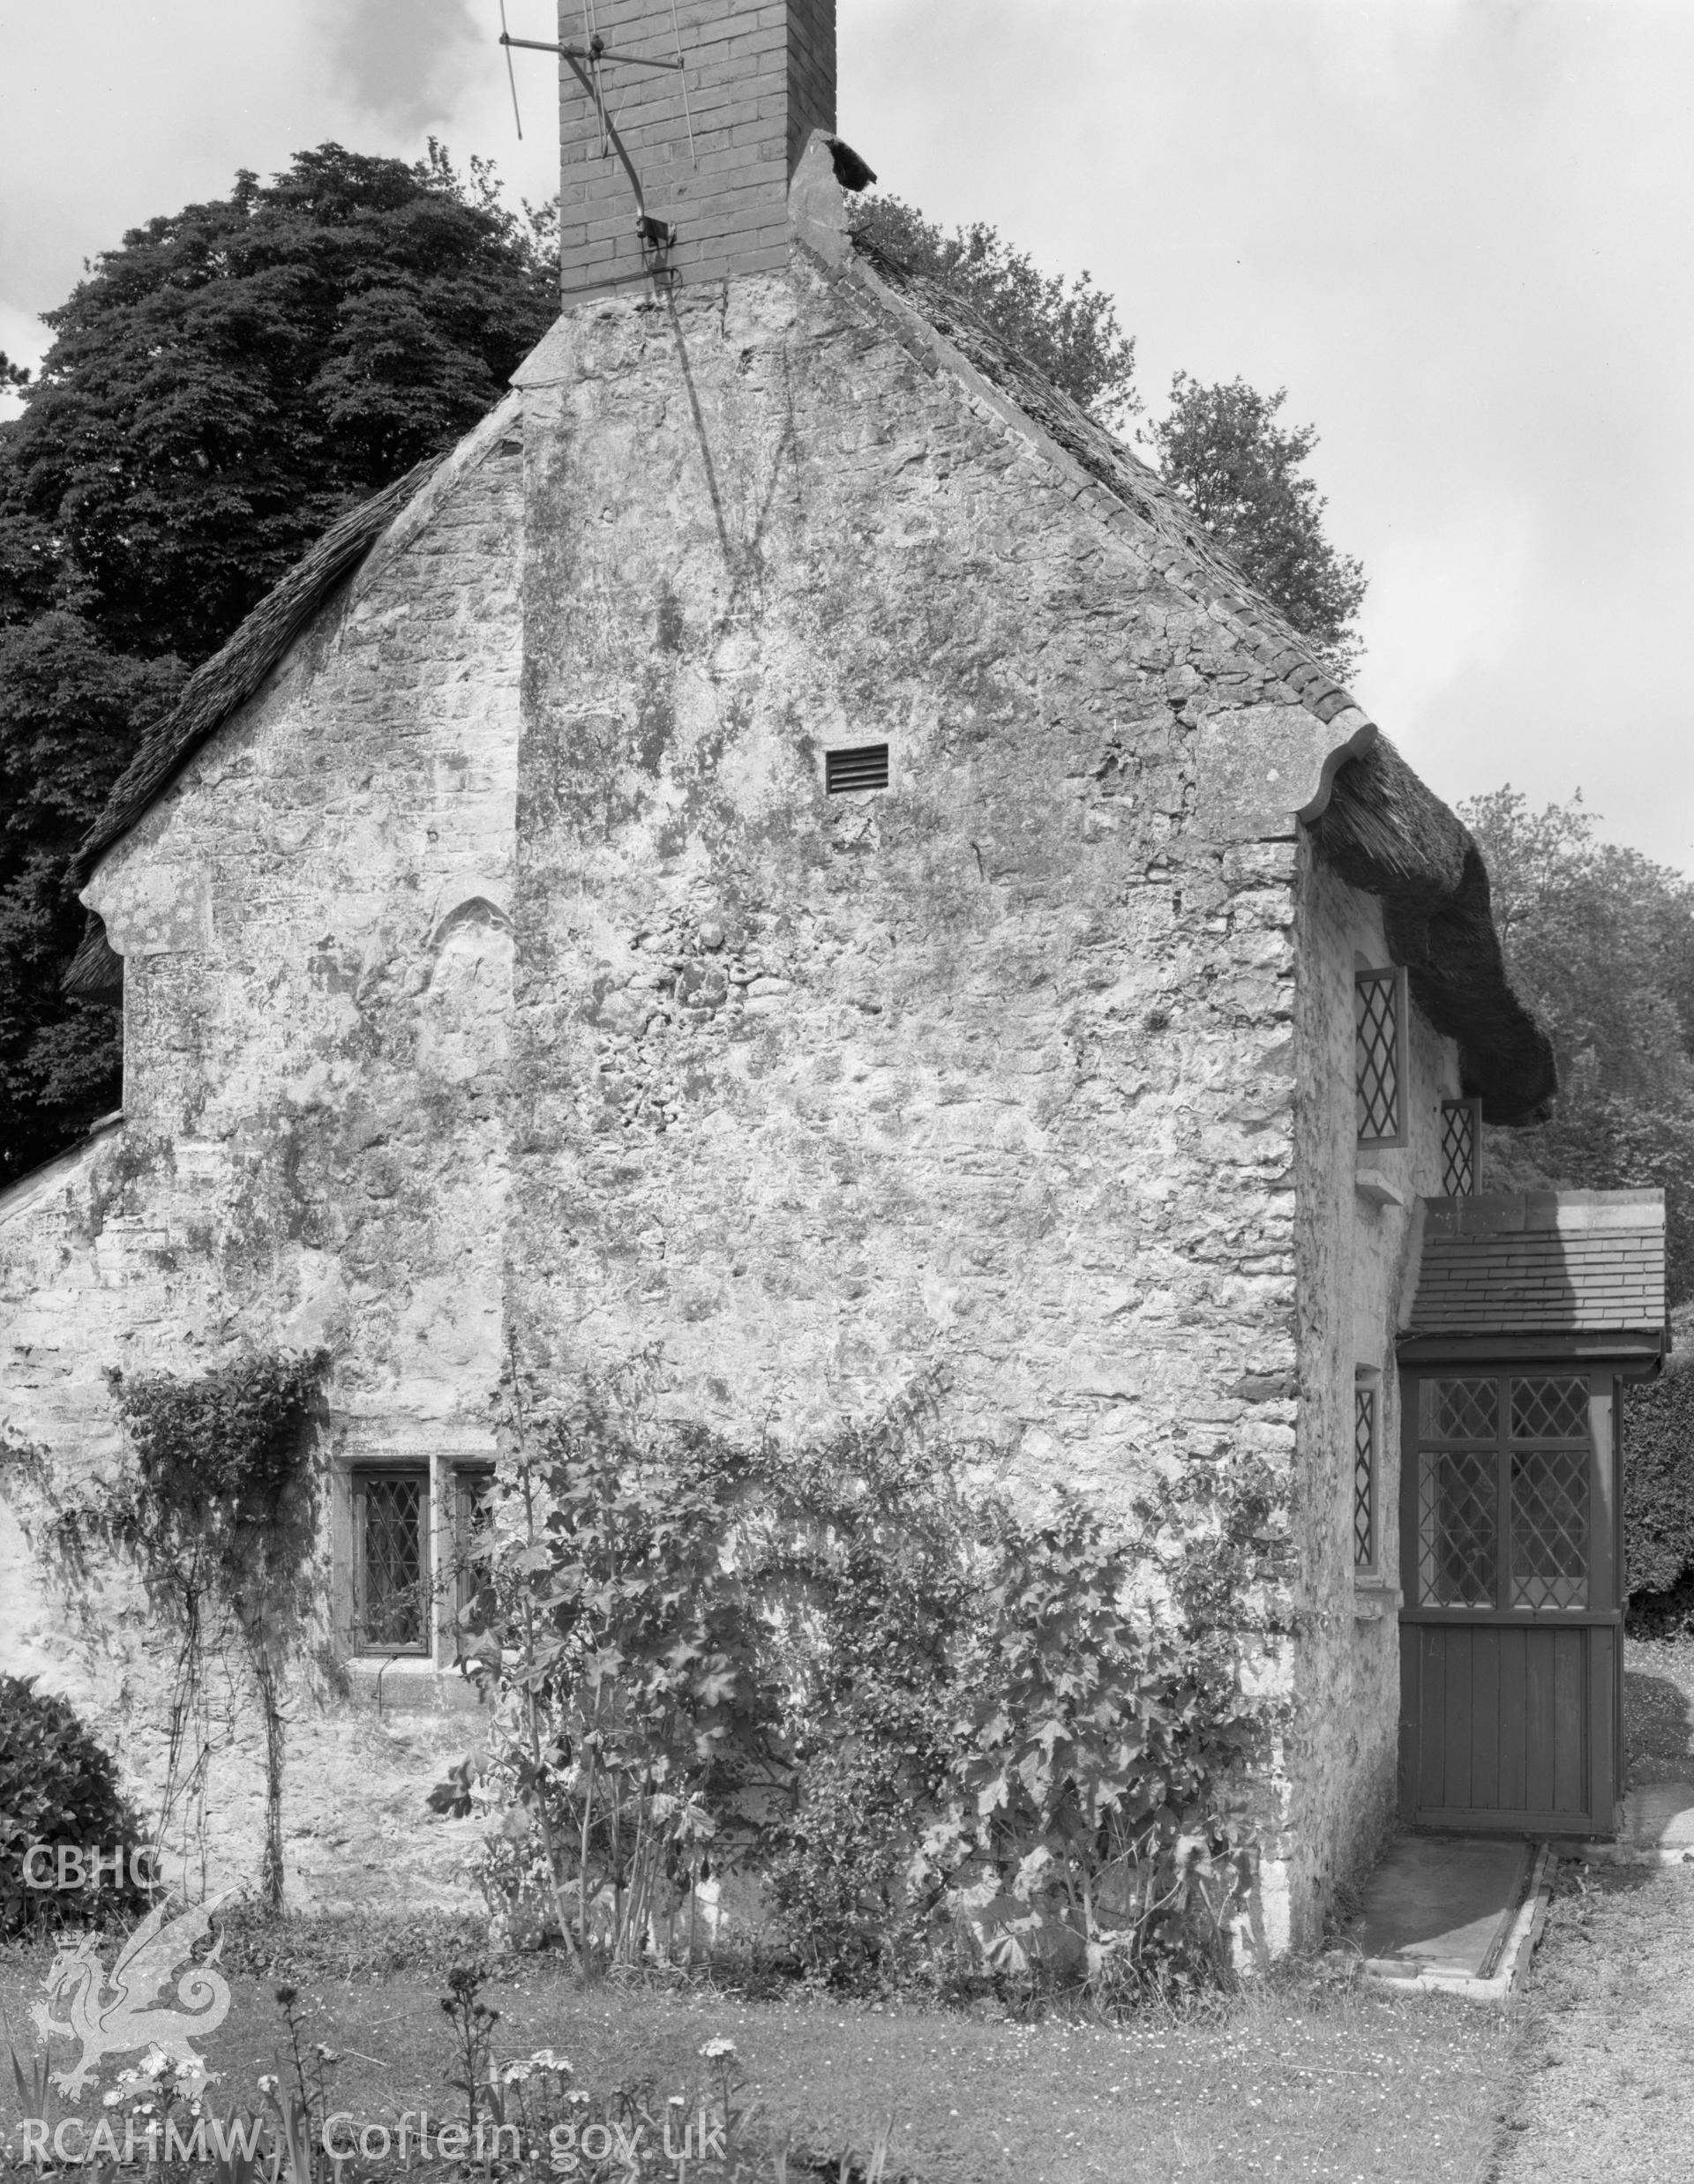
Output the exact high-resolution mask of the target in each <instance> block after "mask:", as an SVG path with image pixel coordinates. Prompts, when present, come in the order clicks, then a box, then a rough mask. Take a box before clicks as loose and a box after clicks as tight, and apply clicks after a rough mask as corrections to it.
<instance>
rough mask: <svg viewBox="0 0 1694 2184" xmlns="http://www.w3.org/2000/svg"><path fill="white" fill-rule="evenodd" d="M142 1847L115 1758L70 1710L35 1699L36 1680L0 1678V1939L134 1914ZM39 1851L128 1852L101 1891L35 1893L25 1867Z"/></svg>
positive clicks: (44, 1696) (42, 1695)
mask: <svg viewBox="0 0 1694 2184" xmlns="http://www.w3.org/2000/svg"><path fill="white" fill-rule="evenodd" d="M145 1840H146V1838H145V1836H144V1834H143V1831H142V1828H141V1824H140V1821H139V1820H138V1819H137V1817H136V1815H135V1814H134V1812H133V1811H132V1810H131V1806H130V1805H129V1803H128V1801H127V1800H126V1799H125V1798H124V1795H123V1793H122V1791H120V1790H119V1788H118V1784H117V1774H116V1769H115V1768H114V1767H113V1765H112V1761H111V1759H110V1757H109V1754H107V1753H106V1752H105V1751H104V1750H102V1748H101V1746H100V1745H99V1744H97V1743H96V1742H95V1740H94V1738H93V1737H92V1736H91V1735H90V1734H89V1732H88V1731H87V1730H86V1728H85V1727H84V1726H83V1724H82V1723H81V1722H79V1720H78V1719H77V1717H76V1715H75V1713H74V1712H73V1711H72V1710H71V1708H70V1707H69V1706H68V1705H67V1704H66V1702H64V1700H63V1699H56V1698H54V1697H52V1696H50V1695H49V1694H48V1693H46V1692H41V1691H37V1690H36V1688H35V1679H34V1677H33V1676H0V1933H8V1934H11V1933H18V1932H19V1930H20V1929H21V1928H22V1927H24V1926H28V1925H30V1924H31V1923H33V1922H40V1921H46V1920H49V1919H55V1918H58V1919H63V1918H66V1917H69V1916H71V1915H74V1916H76V1917H78V1918H89V1917H90V1916H92V1915H94V1913H96V1912H100V1911H128V1910H133V1909H135V1908H136V1907H137V1906H138V1905H139V1904H141V1903H143V1902H144V1901H145V1900H146V1899H145V1896H144V1894H143V1892H142V1891H141V1890H140V1889H138V1888H137V1887H136V1886H135V1885H134V1882H133V1880H132V1878H131V1870H130V1856H129V1854H130V1852H131V1851H133V1850H135V1849H137V1848H139V1846H140V1845H141V1844H143V1843H144V1841H145ZM37 1843H46V1844H61V1843H74V1844H80V1845H81V1846H83V1847H84V1848H85V1849H86V1850H88V1851H96V1850H97V1851H106V1852H110V1851H122V1852H123V1853H124V1872H123V1874H122V1876H121V1878H120V1879H119V1880H118V1881H106V1882H105V1883H104V1885H101V1887H99V1889H97V1890H96V1889H89V1888H86V1887H81V1886H74V1885H73V1886H71V1887H69V1888H66V1889H58V1888H57V1887H54V1888H51V1889H33V1888H31V1887H29V1885H28V1884H27V1882H26V1880H25V1878H24V1859H25V1855H26V1852H27V1851H28V1850H29V1849H30V1846H31V1845H32V1844H37Z"/></svg>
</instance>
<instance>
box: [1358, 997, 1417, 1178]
mask: <svg viewBox="0 0 1694 2184" xmlns="http://www.w3.org/2000/svg"><path fill="white" fill-rule="evenodd" d="M1405 1021H1406V994H1405V971H1404V970H1402V969H1399V968H1398V967H1397V966H1396V967H1390V969H1387V970H1361V971H1356V972H1355V973H1354V974H1353V1030H1354V1039H1353V1060H1354V1088H1355V1090H1356V1094H1357V1100H1358V1118H1359V1142H1360V1145H1361V1146H1367V1147H1374V1146H1390V1145H1405V1143H1407V1142H1408V1139H1407V1133H1406V1126H1405V1078H1406V1068H1405Z"/></svg>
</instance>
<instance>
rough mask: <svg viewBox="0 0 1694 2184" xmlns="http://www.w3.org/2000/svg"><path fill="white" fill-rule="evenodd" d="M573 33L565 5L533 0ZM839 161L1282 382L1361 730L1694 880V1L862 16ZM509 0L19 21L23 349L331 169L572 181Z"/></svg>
mask: <svg viewBox="0 0 1694 2184" xmlns="http://www.w3.org/2000/svg"><path fill="white" fill-rule="evenodd" d="M506 7H507V14H508V18H509V21H510V26H511V29H512V31H513V34H516V35H520V36H525V35H527V36H534V37H541V38H546V37H549V36H551V35H552V34H553V33H552V30H551V6H550V4H549V0H506ZM838 13H839V26H840V30H839V34H840V99H839V108H838V119H839V126H840V129H841V132H842V134H843V136H844V137H846V138H847V139H848V140H849V142H851V144H852V145H853V146H855V147H856V148H857V149H858V151H859V152H861V153H863V154H864V155H865V156H866V158H867V159H868V160H869V161H870V162H871V164H872V166H873V168H875V169H876V170H877V173H878V175H879V176H880V178H881V183H882V184H883V186H885V187H887V188H888V189H892V190H893V191H896V192H897V193H898V194H899V195H900V196H902V197H903V198H906V199H907V200H908V202H910V203H912V204H915V205H917V206H920V207H921V208H922V209H923V210H924V211H925V212H926V213H927V214H928V215H929V216H930V217H931V218H932V219H935V220H939V221H941V222H942V223H943V224H945V225H948V226H951V225H954V224H956V223H961V222H964V221H973V220H986V221H990V222H992V223H993V225H995V226H996V227H998V228H1000V230H1001V233H1002V235H1004V236H1006V237H1007V239H1008V241H1010V242H1012V243H1016V245H1018V246H1019V247H1021V248H1023V249H1025V250H1027V251H1029V252H1030V253H1031V255H1032V256H1033V257H1034V258H1035V259H1036V260H1037V262H1038V264H1040V265H1041V266H1044V267H1046V268H1048V269H1050V270H1053V271H1055V272H1060V273H1065V274H1067V275H1074V274H1076V273H1080V272H1083V271H1084V270H1086V271H1087V272H1089V273H1091V275H1092V276H1093V278H1094V280H1096V281H1097V282H1098V284H1099V285H1100V286H1101V287H1102V288H1106V290H1107V291H1109V292H1110V293H1111V294H1112V295H1113V296H1114V297H1115V298H1116V299H1117V303H1118V309H1119V314H1120V317H1121V320H1122V323H1123V325H1124V327H1125V329H1126V330H1127V331H1128V332H1129V333H1133V334H1134V335H1135V337H1136V342H1137V356H1138V378H1139V384H1140V387H1141V391H1142V394H1143V400H1145V402H1146V404H1147V408H1148V410H1149V412H1150V413H1151V414H1158V412H1159V410H1160V409H1161V408H1163V406H1164V402H1165V400H1166V397H1167V393H1168V389H1169V385H1170V381H1171V378H1172V375H1173V372H1175V371H1176V370H1186V371H1188V372H1189V373H1191V374H1193V375H1194V376H1195V377H1196V378H1199V379H1202V380H1204V381H1209V382H1210V381H1216V380H1220V379H1230V378H1235V377H1236V376H1237V375H1240V376H1241V377H1242V378H1245V379H1247V380H1248V381H1249V382H1250V383H1251V384H1252V385H1256V386H1258V387H1261V388H1263V389H1265V390H1267V391H1269V390H1272V389H1275V388H1277V387H1286V389H1287V391H1288V393H1287V401H1286V405H1285V411H1284V416H1285V420H1286V421H1288V422H1290V423H1301V424H1303V423H1311V424H1314V425H1315V427H1316V428H1317V430H1318V433H1319V436H1320V440H1319V445H1318V447H1317V450H1316V452H1315V455H1314V457H1313V460H1312V463H1311V469H1312V473H1313V475H1315V478H1316V480H1317V482H1318V484H1319V486H1320V488H1321V490H1323V493H1324V494H1325V495H1326V496H1327V497H1328V502H1329V507H1328V512H1327V522H1328V526H1329V531H1330V537H1331V538H1332V540H1333V541H1334V542H1335V543H1336V544H1337V545H1338V547H1339V548H1341V549H1342V550H1344V551H1345V552H1348V553H1351V554H1354V555H1356V556H1357V557H1359V558H1360V560H1361V561H1362V562H1363V564H1364V565H1365V569H1366V572H1367V574H1368V577H1369V580H1370V590H1369V593H1368V598H1367V602H1366V605H1365V610H1364V613H1363V616H1362V620H1361V627H1362V632H1363V636H1364V639H1365V643H1366V647H1367V653H1366V658H1365V662H1364V664H1363V666H1362V668H1361V669H1360V671H1359V672H1358V673H1357V675H1356V676H1355V677H1354V679H1353V688H1354V692H1355V694H1356V695H1357V697H1358V698H1359V699H1360V703H1361V704H1362V705H1363V706H1364V707H1365V708H1366V710H1367V711H1368V713H1369V714H1371V716H1372V718H1373V719H1375V721H1376V722H1378V723H1379V724H1380V725H1381V727H1382V728H1383V729H1384V730H1385V731H1386V732H1387V733H1388V734H1389V735H1390V736H1391V737H1393V738H1394V739H1395V741H1396V742H1397V743H1398V744H1399V746H1400V748H1401V749H1402V750H1403V751H1404V752H1405V753H1406V755H1407V756H1408V758H1410V759H1411V760H1412V762H1413V765H1414V766H1416V767H1417V768H1418V769H1419V771H1420V773H1421V774H1423V776H1424V778H1425V779H1426V780H1427V781H1428V782H1429V783H1430V785H1431V787H1433V788H1434V789H1436V790H1437V791H1438V792H1439V793H1440V794H1441V795H1443V797H1446V798H1447V799H1448V800H1449V801H1450V802H1457V801H1458V800H1459V799H1461V798H1463V797H1470V796H1476V795H1480V794H1484V793H1486V792H1488V791H1489V790H1491V789H1498V788H1500V787H1501V786H1502V785H1503V784H1504V783H1507V782H1510V784H1511V785H1512V786H1513V787H1514V788H1516V789H1519V790H1521V791H1522V792H1523V793H1524V794H1525V796H1526V797H1528V798H1529V800H1530V802H1531V804H1533V805H1537V806H1539V805H1540V804H1547V803H1550V802H1555V801H1556V802H1563V801H1565V800H1567V799H1568V798H1569V797H1571V796H1572V795H1573V794H1574V793H1575V792H1576V791H1578V789H1580V791H1581V794H1582V796H1583V798H1584V800H1585V803H1586V804H1588V805H1589V806H1590V808H1591V809H1592V810H1593V812H1596V813H1598V814H1600V832H1601V834H1602V835H1603V836H1605V837H1606V838H1607V839H1609V840H1612V841H1621V842H1627V843H1629V844H1630V845H1632V846H1633V847H1635V848H1637V849H1641V850H1644V851H1645V852H1646V853H1647V854H1648V855H1649V856H1653V857H1655V858H1657V859H1659V860H1660V861H1661V862H1663V863H1666V864H1674V865H1676V866H1678V867H1680V868H1682V869H1683V870H1686V871H1690V872H1691V873H1694V749H1691V748H1690V741H1691V739H1690V728H1694V677H1690V672H1689V669H1688V667H1687V666H1686V665H1685V663H1684V662H1683V645H1684V643H1685V642H1686V637H1685V632H1686V630H1687V628H1688V625H1689V621H1690V605H1691V604H1694V368H1691V367H1694V355H1691V354H1690V351H1691V350H1694V280H1691V274H1690V227H1691V226H1694V126H1690V122H1689V118H1688V117H1689V115H1690V112H1691V111H1694V0H1676V4H1673V0H1601V4H1586V5H1578V4H1575V0H839V11H838ZM498 27H499V15H498V0H265V4H263V5H260V4H258V0H158V4H155V5H147V4H144V0H0V55H4V68H3V69H0V348H4V349H5V350H6V351H7V352H8V353H9V354H10V355H11V356H12V357H13V358H14V359H16V360H19V361H21V362H23V363H34V362H36V361H37V359H38V358H39V356H40V355H41V350H42V348H43V347H44V345H45V342H46V340H47V339H48V336H47V334H46V333H45V330H44V329H43V328H41V325H40V324H39V321H38V318H37V314H38V313H39V312H41V310H46V309H49V308H50V307H51V306H52V305H53V304H54V303H57V302H59V301H60V300H61V299H62V298H63V297H64V295H65V294H66V292H67V291H68V289H69V288H71V285H72V283H73V282H74V281H75V280H76V279H77V278H78V276H79V273H80V270H81V267H82V265H83V262H84V260H85V259H86V258H89V257H91V256H93V255H94V253H96V252H98V251H101V250H102V249H105V248H108V247H109V246H111V245H113V244H115V243H116V242H117V241H118V239H119V238H120V236H122V234H123V231H124V228H126V227H129V226H131V225H133V224H135V223H137V222H138V221H142V220H145V219H146V218H147V217H149V216H150V215H152V214H154V213H165V212H171V211H175V210H176V209H177V208H178V207H179V206H182V205H184V204H186V203H188V202H191V201H192V200H193V199H195V198H206V197H211V196H219V195H222V194H224V193H225V192H226V191H228V189H229V184H230V183H231V181H232V180H233V178H234V176H235V173H236V169H237V168H242V167H249V168H255V169H257V170H258V171H259V173H261V174H269V173H271V172H273V171H274V170H275V169H276V168H280V167H281V166H283V165H285V164H286V163H287V161H288V159H289V154H290V153H292V152H294V151H295V150H296V149H299V148H302V147H304V146H310V145H315V144H319V143H322V142H324V141H325V140H326V139H329V138H334V139H336V140H338V141H340V142H341V143H343V144H346V145H349V146H352V147H353V148H355V149H357V150H360V151H368V152H386V153H399V154H403V155H405V156H407V157H416V156H417V155H418V154H419V153H421V152H422V150H423V147H424V139H425V138H427V137H428V136H429V135H430V134H431V133H434V134H435V135H437V136H438V137H440V138H443V139H445V141H446V143H447V145H448V146H450V148H451V150H452V151H453V155H454V157H455V160H456V161H459V163H460V164H461V165H462V164H463V162H464V161H465V159H466V157H467V156H468V154H469V153H473V152H479V153H484V154H487V155H489V156H491V157H492V158H493V159H494V160H495V161H496V162H497V163H498V166H499V168H500V170H501V172H502V173H503V175H505V176H506V178H507V182H508V185H509V187H510V189H511V191H512V192H513V194H514V195H518V196H523V197H528V198H532V199H535V198H543V197H544V196H547V195H549V194H551V191H553V190H554V189H555V188H556V186H557V173H556V168H555V165H554V160H553V152H552V142H551V138H552V116H551V100H552V96H553V93H552V86H551V63H550V62H549V61H548V60H546V59H545V58H544V57H543V56H539V55H528V56H522V55H521V56H516V58H517V65H518V82H519V95H520V101H521V112H522V117H523V123H524V129H525V136H524V138H523V140H522V141H521V142H520V141H519V140H518V139H517V138H516V135H515V132H514V128H513V115H512V105H511V98H510V93H509V92H508V88H507V84H506V69H505V65H504V63H503V60H502V56H501V55H500V53H499V51H498V47H497V46H496V45H495V44H494V42H493V40H494V37H495V34H497V33H498Z"/></svg>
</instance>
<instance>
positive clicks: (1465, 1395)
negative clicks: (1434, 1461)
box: [1418, 1379, 1500, 1441]
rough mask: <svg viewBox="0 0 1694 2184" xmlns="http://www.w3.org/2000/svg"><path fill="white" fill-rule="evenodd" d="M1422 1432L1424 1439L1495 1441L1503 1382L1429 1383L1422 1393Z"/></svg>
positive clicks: (1449, 1381)
mask: <svg viewBox="0 0 1694 2184" xmlns="http://www.w3.org/2000/svg"><path fill="white" fill-rule="evenodd" d="M1418 1414H1419V1415H1418V1431H1419V1434H1420V1437H1421V1439H1423V1440H1487V1441H1491V1440H1497V1439H1498V1437H1499V1432H1500V1383H1499V1382H1498V1381H1497V1380H1492V1379H1490V1380H1425V1381H1424V1383H1423V1385H1422V1387H1420V1389H1419V1391H1418Z"/></svg>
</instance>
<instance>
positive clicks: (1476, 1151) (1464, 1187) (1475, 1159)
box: [1441, 1100, 1482, 1198]
mask: <svg viewBox="0 0 1694 2184" xmlns="http://www.w3.org/2000/svg"><path fill="white" fill-rule="evenodd" d="M1481 1187H1482V1103H1481V1101H1480V1100H1443V1102H1442V1103H1441V1194H1442V1196H1443V1198H1472V1197H1474V1196H1475V1194H1476V1193H1477V1192H1478V1191H1480V1189H1481Z"/></svg>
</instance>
